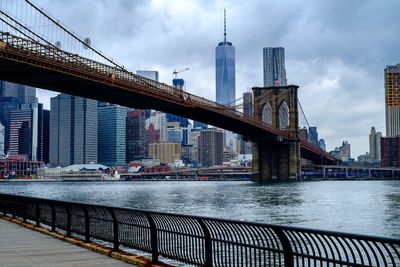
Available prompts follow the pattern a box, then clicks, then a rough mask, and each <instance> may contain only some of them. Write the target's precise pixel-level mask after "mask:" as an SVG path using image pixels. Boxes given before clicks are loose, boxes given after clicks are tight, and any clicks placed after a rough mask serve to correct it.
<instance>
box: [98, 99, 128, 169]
mask: <svg viewBox="0 0 400 267" xmlns="http://www.w3.org/2000/svg"><path fill="white" fill-rule="evenodd" d="M126 114H127V109H126V108H125V107H122V106H119V105H115V104H110V103H106V102H99V103H98V163H99V164H103V165H106V166H110V167H114V166H124V165H125V163H126V129H127V128H126V121H127V119H126Z"/></svg>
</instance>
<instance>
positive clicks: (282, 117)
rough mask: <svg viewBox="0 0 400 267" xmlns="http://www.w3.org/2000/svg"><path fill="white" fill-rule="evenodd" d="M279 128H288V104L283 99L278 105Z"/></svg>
mask: <svg viewBox="0 0 400 267" xmlns="http://www.w3.org/2000/svg"><path fill="white" fill-rule="evenodd" d="M278 114H279V124H278V126H279V128H280V129H288V128H289V106H288V105H287V103H286V101H285V100H283V101H282V103H281V104H280V105H279V113H278Z"/></svg>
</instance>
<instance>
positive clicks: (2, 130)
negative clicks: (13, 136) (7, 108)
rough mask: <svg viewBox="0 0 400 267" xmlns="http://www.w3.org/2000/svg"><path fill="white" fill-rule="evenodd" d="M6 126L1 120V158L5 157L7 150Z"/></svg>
mask: <svg viewBox="0 0 400 267" xmlns="http://www.w3.org/2000/svg"><path fill="white" fill-rule="evenodd" d="M5 135H6V133H5V128H4V126H3V124H1V122H0V159H1V158H2V157H3V155H4V154H5V153H4V152H5V150H4V139H5Z"/></svg>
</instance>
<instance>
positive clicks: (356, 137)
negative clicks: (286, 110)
mask: <svg viewBox="0 0 400 267" xmlns="http://www.w3.org/2000/svg"><path fill="white" fill-rule="evenodd" d="M36 3H38V4H39V5H40V6H42V7H43V8H44V9H45V10H46V11H48V12H49V13H50V14H52V15H53V16H56V17H57V18H59V19H60V21H62V22H63V24H65V25H66V26H67V27H70V28H71V29H73V30H74V32H77V33H78V34H79V35H80V36H84V37H86V36H89V37H90V38H91V40H92V43H93V45H94V46H95V47H97V48H99V49H100V50H102V51H105V53H106V54H108V55H112V57H113V58H114V59H116V60H117V61H118V62H121V63H122V64H123V65H124V66H126V67H127V68H128V69H129V70H131V71H132V72H134V71H135V70H136V69H155V70H158V71H159V73H160V81H161V82H166V83H168V84H170V81H171V79H172V71H173V69H174V68H176V69H182V68H185V67H190V70H189V71H187V72H185V73H182V74H181V75H180V78H183V79H185V81H186V84H187V85H186V88H187V90H188V91H189V92H191V93H195V94H198V95H200V96H204V97H206V98H208V99H211V100H215V96H214V92H215V85H214V81H215V79H214V78H215V77H214V75H215V74H214V62H213V60H214V58H213V56H214V55H213V49H214V47H215V42H217V41H219V40H220V39H221V36H222V33H223V29H222V28H221V27H219V25H220V24H221V20H222V18H223V12H222V11H223V9H224V8H226V9H227V11H228V13H229V17H230V18H231V20H232V21H231V20H230V22H229V36H230V38H229V39H230V41H232V42H233V43H235V47H236V67H237V72H238V75H237V77H236V80H237V82H236V95H237V96H240V95H242V93H243V92H245V91H247V90H248V88H251V87H252V86H260V85H262V81H263V80H262V79H263V78H262V48H263V47H267V46H280V47H284V48H285V54H286V55H285V56H286V71H287V79H288V84H297V85H299V86H300V89H299V99H300V101H301V103H302V106H303V108H304V110H305V112H306V114H307V117H308V120H309V122H310V124H311V125H312V126H314V125H315V126H317V127H318V129H319V134H320V136H321V138H324V139H325V140H326V143H327V149H328V150H332V149H333V148H334V147H335V146H338V145H339V144H341V143H342V141H343V140H348V141H349V142H350V143H351V144H352V155H353V156H356V155H359V154H363V153H365V152H366V151H368V133H369V131H370V127H371V126H375V127H376V129H377V131H381V132H384V125H385V120H384V86H383V84H384V78H383V69H384V67H385V66H386V65H393V64H397V63H398V62H399V61H400V58H399V56H398V55H397V54H396V53H395V51H396V50H395V48H396V47H398V44H399V38H398V37H397V36H396V34H395V33H392V34H391V31H392V30H394V28H393V27H392V26H390V25H398V21H399V18H398V17H397V15H396V13H395V12H394V10H398V8H399V3H397V2H394V1H393V2H391V1H384V2H382V1H369V2H362V3H359V2H357V3H356V2H354V3H348V2H347V1H329V2H327V3H324V4H322V3H319V2H317V1H307V2H306V3H304V2H297V3H296V2H295V3H291V4H290V6H289V5H288V4H287V3H282V2H278V1H272V2H268V3H264V2H257V1H252V2H249V3H241V4H236V3H234V2H233V1H232V2H230V1H222V2H218V3H217V2H210V3H208V4H206V3H204V2H202V1H191V2H175V3H166V2H162V1H151V2H146V3H140V4H137V5H135V4H134V3H128V2H125V1H119V2H116V4H111V3H110V2H106V1H96V2H95V3H93V2H90V3H89V2H82V3H71V5H70V6H69V8H65V1H36ZM50 3H51V5H50ZM75 5H79V9H78V8H75ZM92 9H93V10H96V12H90V14H91V15H90V16H87V14H89V11H88V10H92ZM77 10H78V11H77ZM144 10H146V12H143V11H144ZM277 10H279V12H276V11H277ZM178 11H184V12H178ZM177 14H179V15H177ZM382 14H384V15H385V16H384V18H385V19H384V20H382V19H381V18H382ZM77 16H79V18H80V19H79V20H77V19H74V18H76V17H77ZM132 18H134V19H132ZM154 18H157V19H155V20H154ZM287 18H290V20H288V19H287ZM367 18H368V19H367ZM111 21H114V22H115V23H111ZM111 25H112V29H111ZM382 28H384V29H385V31H382V30H381V29H382ZM344 29H345V30H344ZM104 36H107V38H105V37H104ZM110 39H111V41H110ZM171 43H173V44H174V45H168V44H171ZM150 45H151V53H149V52H148V51H149V46H150ZM146 51H147V52H146ZM204 77H208V78H207V79H204ZM50 94H52V95H54V93H50ZM43 95H44V96H46V97H47V95H49V94H48V93H43V92H39V91H38V96H39V97H40V98H41V99H43ZM315 99H318V100H319V101H318V102H316V101H315ZM355 99H357V101H355ZM41 101H42V102H45V101H43V100H41ZM45 104H46V103H45ZM327 107H329V108H327ZM343 107H345V108H343ZM327 118H329V120H328V119H327ZM349 125H351V126H349ZM301 126H305V125H301Z"/></svg>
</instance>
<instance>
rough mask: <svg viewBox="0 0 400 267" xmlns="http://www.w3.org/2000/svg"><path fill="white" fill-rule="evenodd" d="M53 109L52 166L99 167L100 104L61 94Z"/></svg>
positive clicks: (51, 102)
mask: <svg viewBox="0 0 400 267" xmlns="http://www.w3.org/2000/svg"><path fill="white" fill-rule="evenodd" d="M50 107H51V112H50V165H51V166H53V167H56V166H61V167H65V166H68V165H72V164H87V163H97V138H98V136H97V133H98V132H97V131H98V119H97V116H98V115H97V114H98V113H97V101H96V100H92V99H87V98H83V97H78V96H71V95H66V94H59V95H57V96H56V97H53V98H51V100H50Z"/></svg>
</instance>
